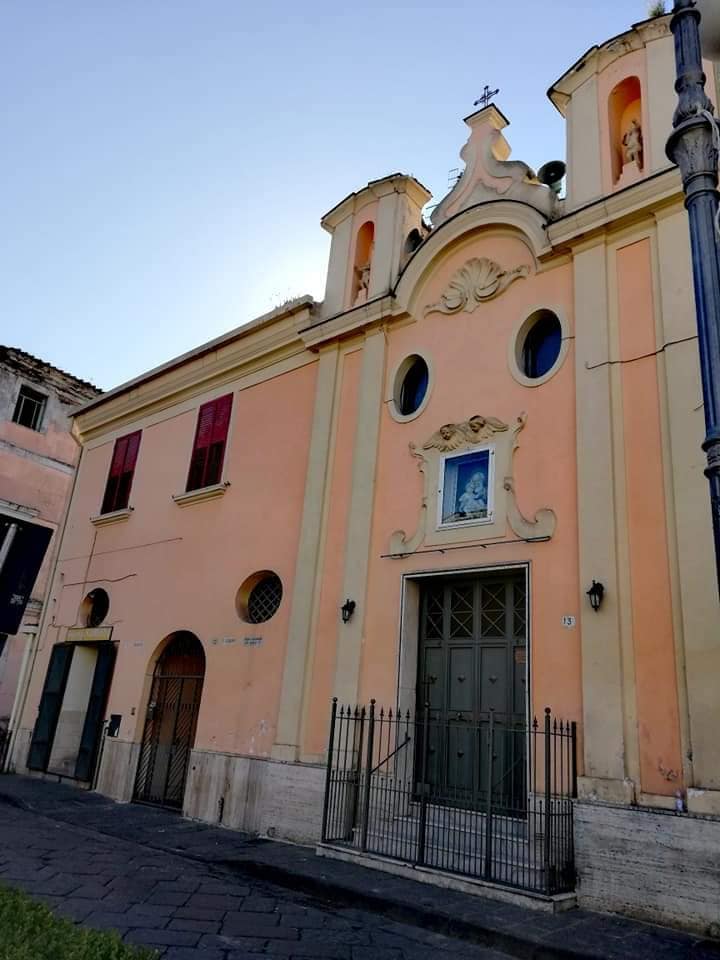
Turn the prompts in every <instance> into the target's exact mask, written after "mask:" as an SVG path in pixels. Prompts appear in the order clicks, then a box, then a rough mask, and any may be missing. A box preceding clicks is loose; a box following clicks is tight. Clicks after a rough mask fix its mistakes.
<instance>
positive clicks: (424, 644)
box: [416, 570, 527, 813]
mask: <svg viewBox="0 0 720 960" xmlns="http://www.w3.org/2000/svg"><path fill="white" fill-rule="evenodd" d="M526 608H527V587H526V576H525V571H524V570H511V571H497V572H493V573H488V574H483V575H482V576H478V575H475V576H473V577H462V578H460V577H457V578H455V577H454V578H452V579H440V578H438V579H435V578H433V579H432V580H429V581H427V582H426V583H425V584H424V585H423V588H422V591H421V602H420V636H419V657H418V691H417V704H418V714H420V713H421V712H425V711H426V706H425V705H426V704H427V705H428V709H427V711H426V712H427V728H426V729H427V734H426V737H425V742H422V740H420V741H419V742H418V747H417V749H418V755H417V757H416V776H417V777H418V779H419V780H421V779H422V780H424V782H425V783H426V784H428V785H429V786H430V788H431V790H432V793H433V795H434V796H439V797H442V798H444V799H445V800H446V802H447V803H457V804H461V805H469V806H479V805H480V804H482V803H484V802H486V800H487V791H488V788H490V789H491V790H492V792H493V802H494V804H495V805H498V804H499V806H501V807H502V806H503V804H504V803H505V805H506V806H507V808H508V810H510V809H512V810H514V811H515V812H516V813H517V811H518V807H519V806H521V805H522V804H524V799H523V798H524V796H525V794H526V761H527V742H526V741H527V705H526V684H527V671H526V659H527V658H526V653H527V609H526ZM491 723H492V727H493V733H492V737H491V734H490V726H491Z"/></svg>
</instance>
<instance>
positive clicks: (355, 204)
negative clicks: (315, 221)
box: [320, 173, 431, 233]
mask: <svg viewBox="0 0 720 960" xmlns="http://www.w3.org/2000/svg"><path fill="white" fill-rule="evenodd" d="M398 188H400V190H398ZM398 192H402V193H406V194H407V195H408V196H409V197H410V198H411V199H413V200H414V201H415V203H417V205H418V206H423V205H424V204H426V203H427V202H428V200H429V199H430V197H431V193H430V191H429V190H428V189H427V188H426V187H424V186H423V184H422V183H420V181H419V180H416V179H415V177H411V176H410V175H409V174H405V173H391V174H390V175H389V176H387V177H382V178H381V179H380V180H371V181H370V183H368V184H367V186H365V187H363V188H362V189H360V190H356V191H353V193H349V194H348V195H347V196H346V197H345V198H344V199H343V200H341V201H340V203H338V204H336V205H335V206H334V207H333V208H332V209H331V210H328V212H327V213H326V214H325V215H324V216H323V217H322V218H321V220H320V226H321V227H322V228H323V229H324V230H327V231H328V233H332V232H333V231H334V230H335V228H336V227H337V226H338V224H340V223H342V222H343V220H346V219H347V218H348V217H350V216H352V215H353V214H354V213H357V211H358V210H361V209H362V208H363V207H364V206H366V205H367V204H368V203H371V202H372V201H373V200H379V199H380V198H381V197H385V196H387V195H388V194H390V193H398Z"/></svg>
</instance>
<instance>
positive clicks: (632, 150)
mask: <svg viewBox="0 0 720 960" xmlns="http://www.w3.org/2000/svg"><path fill="white" fill-rule="evenodd" d="M622 142H623V164H627V163H636V164H637V165H638V167H639V168H640V169H641V170H642V165H643V136H642V127H641V126H640V124H639V123H638V122H637V120H633V122H632V124H631V125H630V129H629V130H628V131H627V132H626V133H625V134H624V136H623V138H622Z"/></svg>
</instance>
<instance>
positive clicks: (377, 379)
mask: <svg viewBox="0 0 720 960" xmlns="http://www.w3.org/2000/svg"><path fill="white" fill-rule="evenodd" d="M384 371H385V332H384V330H383V329H382V328H380V329H378V330H375V331H373V332H372V333H370V334H368V335H367V337H366V339H365V345H364V347H363V359H362V369H361V371H360V406H359V410H358V419H357V431H356V434H355V451H354V454H353V472H352V491H351V495H350V510H349V518H348V534H347V546H346V550H345V576H344V580H343V595H342V598H341V602H342V600H344V599H345V598H349V599H351V600H354V601H355V602H356V604H357V608H356V610H355V613H354V615H353V616H352V618H351V619H350V621H349V622H348V623H342V622H341V623H340V624H339V626H338V643H337V663H336V668H335V691H334V692H335V695H336V696H337V697H338V699H339V701H340V702H341V703H347V704H353V703H355V702H356V700H357V697H358V686H359V680H360V656H361V652H362V643H363V635H364V625H365V598H366V593H367V579H368V561H369V552H370V535H371V532H372V516H373V501H374V498H375V473H376V464H377V448H378V437H379V432H380V410H381V407H382V397H383V380H384Z"/></svg>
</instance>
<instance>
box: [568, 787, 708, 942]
mask: <svg viewBox="0 0 720 960" xmlns="http://www.w3.org/2000/svg"><path fill="white" fill-rule="evenodd" d="M575 856H576V865H577V871H578V886H577V893H578V900H579V904H580V906H581V907H586V908H587V909H590V910H601V911H609V912H612V913H623V914H626V915H628V916H632V917H636V918H638V919H641V920H650V921H653V922H655V923H663V924H669V925H672V926H677V927H683V928H685V929H690V930H694V931H697V932H699V933H702V934H705V935H707V934H711V935H714V936H717V935H718V933H720V894H719V892H718V891H720V819H718V818H710V817H699V816H692V815H687V814H675V813H670V812H664V811H658V810H649V809H646V808H642V807H620V806H610V805H606V804H600V803H584V802H582V801H580V802H578V803H577V804H576V807H575Z"/></svg>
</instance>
